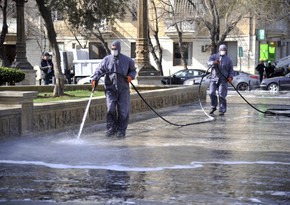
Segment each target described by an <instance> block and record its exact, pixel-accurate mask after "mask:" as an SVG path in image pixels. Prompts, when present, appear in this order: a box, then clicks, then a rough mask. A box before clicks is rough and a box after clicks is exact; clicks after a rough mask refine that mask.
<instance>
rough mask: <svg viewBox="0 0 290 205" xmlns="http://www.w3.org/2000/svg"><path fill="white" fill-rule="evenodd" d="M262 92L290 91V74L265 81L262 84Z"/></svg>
mask: <svg viewBox="0 0 290 205" xmlns="http://www.w3.org/2000/svg"><path fill="white" fill-rule="evenodd" d="M260 88H261V89H262V90H269V91H273V92H277V91H279V90H290V73H288V74H287V75H285V76H279V77H273V78H267V79H264V80H263V81H262V82H261V85H260Z"/></svg>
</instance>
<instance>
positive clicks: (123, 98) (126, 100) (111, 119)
mask: <svg viewBox="0 0 290 205" xmlns="http://www.w3.org/2000/svg"><path fill="white" fill-rule="evenodd" d="M102 75H105V80H104V81H105V83H104V87H105V95H106V105H107V132H106V136H108V137H112V136H115V135H117V137H125V136H126V130H127V126H128V122H129V111H130V89H129V83H130V82H131V81H132V80H133V79H134V78H135V76H136V68H135V63H134V61H133V60H132V59H131V58H130V57H128V56H126V55H124V54H122V53H121V44H120V42H119V41H113V43H112V44H111V55H108V56H106V57H105V58H104V59H103V60H102V62H101V63H100V65H99V66H98V68H97V69H96V70H95V73H94V74H93V77H92V87H93V88H95V87H96V86H97V84H98V82H97V80H98V79H99V77H101V76H102Z"/></svg>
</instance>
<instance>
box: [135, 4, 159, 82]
mask: <svg viewBox="0 0 290 205" xmlns="http://www.w3.org/2000/svg"><path fill="white" fill-rule="evenodd" d="M137 20H138V23H137V42H136V65H137V68H138V71H139V72H138V79H139V82H140V79H141V78H142V76H151V77H153V76H160V71H157V70H156V69H155V68H154V67H153V66H152V65H151V64H150V59H149V44H148V38H149V36H148V33H149V29H148V4H147V0H138V16H137ZM147 79H148V78H147ZM143 82H144V81H143ZM147 82H148V81H147ZM146 84H147V83H146Z"/></svg>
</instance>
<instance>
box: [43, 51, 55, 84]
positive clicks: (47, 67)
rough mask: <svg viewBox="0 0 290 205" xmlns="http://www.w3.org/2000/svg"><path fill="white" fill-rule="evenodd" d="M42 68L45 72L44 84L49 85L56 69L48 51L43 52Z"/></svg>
mask: <svg viewBox="0 0 290 205" xmlns="http://www.w3.org/2000/svg"><path fill="white" fill-rule="evenodd" d="M40 70H42V72H43V74H44V77H43V79H44V84H45V85H48V84H49V83H50V81H51V80H52V77H53V76H54V69H53V63H52V60H51V58H50V54H49V53H48V52H46V51H45V52H43V53H42V59H41V62H40Z"/></svg>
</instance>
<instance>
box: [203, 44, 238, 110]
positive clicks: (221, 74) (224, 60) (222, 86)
mask: <svg viewBox="0 0 290 205" xmlns="http://www.w3.org/2000/svg"><path fill="white" fill-rule="evenodd" d="M208 65H209V66H211V67H212V69H211V79H210V86H209V96H210V100H211V111H210V114H213V113H214V112H215V111H216V109H217V106H218V103H219V114H220V115H224V113H225V112H226V111H227V100H226V97H227V94H228V82H230V83H231V82H232V80H233V76H234V70H233V63H232V60H231V59H230V58H229V57H228V56H227V47H226V45H224V44H222V45H220V46H219V52H218V53H216V54H213V55H211V56H210V58H209V62H208ZM216 91H218V97H217V95H216Z"/></svg>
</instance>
